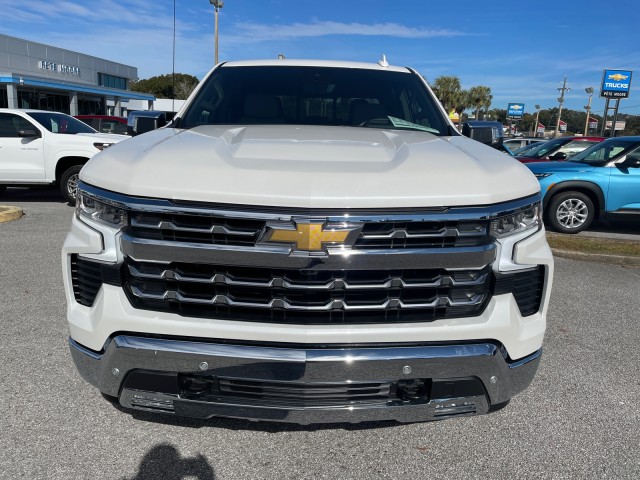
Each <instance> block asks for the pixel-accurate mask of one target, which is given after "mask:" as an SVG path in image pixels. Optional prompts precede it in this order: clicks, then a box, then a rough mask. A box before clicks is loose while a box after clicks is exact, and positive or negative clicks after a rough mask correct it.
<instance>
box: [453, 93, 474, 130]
mask: <svg viewBox="0 0 640 480" xmlns="http://www.w3.org/2000/svg"><path fill="white" fill-rule="evenodd" d="M471 106H472V105H471V97H470V96H469V90H460V95H458V99H457V101H456V103H455V106H454V107H453V109H454V110H455V111H456V113H457V114H458V115H459V116H460V125H462V121H463V119H462V112H464V111H465V110H466V109H467V108H470V107H471Z"/></svg>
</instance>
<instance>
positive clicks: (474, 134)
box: [462, 120, 504, 151]
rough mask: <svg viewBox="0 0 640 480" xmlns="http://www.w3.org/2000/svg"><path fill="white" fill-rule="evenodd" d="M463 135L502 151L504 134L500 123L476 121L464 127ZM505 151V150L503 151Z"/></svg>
mask: <svg viewBox="0 0 640 480" xmlns="http://www.w3.org/2000/svg"><path fill="white" fill-rule="evenodd" d="M462 134H463V135H464V136H465V137H469V138H472V139H474V140H476V141H478V142H480V143H484V144H485V145H489V146H490V147H493V148H498V149H501V147H502V140H503V139H504V133H503V128H502V124H501V123H500V122H485V121H479V120H477V121H476V120H474V121H470V122H465V123H464V124H463V125H462ZM503 151H504V150H503Z"/></svg>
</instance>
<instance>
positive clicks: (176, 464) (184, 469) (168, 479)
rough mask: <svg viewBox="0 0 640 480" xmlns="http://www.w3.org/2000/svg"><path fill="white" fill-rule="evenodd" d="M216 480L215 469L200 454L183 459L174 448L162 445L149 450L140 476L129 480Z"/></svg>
mask: <svg viewBox="0 0 640 480" xmlns="http://www.w3.org/2000/svg"><path fill="white" fill-rule="evenodd" d="M159 478H161V479H163V480H181V479H185V478H189V479H197V480H215V478H216V477H215V474H214V472H213V468H212V467H211V465H209V462H208V461H207V459H206V458H205V457H204V456H203V455H202V454H198V455H197V456H195V457H194V458H183V457H181V456H180V452H178V450H177V449H176V448H175V447H174V446H173V445H169V444H166V443H161V444H159V445H156V446H154V447H153V448H152V449H151V450H149V451H148V452H147V453H146V455H145V456H144V457H143V458H142V461H141V462H140V467H139V468H138V474H137V475H136V476H135V477H133V478H131V479H127V480H155V479H159Z"/></svg>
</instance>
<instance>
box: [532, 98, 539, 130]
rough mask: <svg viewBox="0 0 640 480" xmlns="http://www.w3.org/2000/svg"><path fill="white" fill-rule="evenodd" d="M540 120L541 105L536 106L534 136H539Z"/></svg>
mask: <svg viewBox="0 0 640 480" xmlns="http://www.w3.org/2000/svg"><path fill="white" fill-rule="evenodd" d="M538 118H540V105H536V124H535V125H534V126H533V136H534V137H537V136H538Z"/></svg>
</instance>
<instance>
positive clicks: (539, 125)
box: [538, 123, 544, 135]
mask: <svg viewBox="0 0 640 480" xmlns="http://www.w3.org/2000/svg"><path fill="white" fill-rule="evenodd" d="M538 133H540V134H543V135H544V125H543V124H541V123H538Z"/></svg>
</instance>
